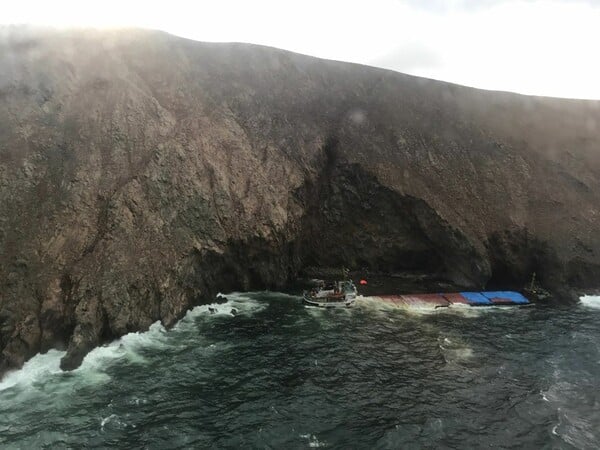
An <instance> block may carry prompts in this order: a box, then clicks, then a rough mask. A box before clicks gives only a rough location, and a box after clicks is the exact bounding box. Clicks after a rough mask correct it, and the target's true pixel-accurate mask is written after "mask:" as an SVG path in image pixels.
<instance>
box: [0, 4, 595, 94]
mask: <svg viewBox="0 0 600 450" xmlns="http://www.w3.org/2000/svg"><path fill="white" fill-rule="evenodd" d="M3 3H4V4H3V5H2V8H1V9H0V23H6V24H9V23H32V24H43V25H54V26H61V27H62V26H94V27H104V26H140V27H145V28H154V29H161V30H165V31H168V32H170V33H173V34H176V35H179V36H184V37H187V38H191V39H196V40H201V41H227V42H228V41H237V42H251V43H256V44H264V45H270V46H274V47H279V48H284V49H288V50H293V51H296V52H300V53H305V54H308V55H314V56H319V57H323V58H330V59H337V60H342V61H352V62H358V63H363V64H369V65H374V66H379V67H385V68H389V69H393V70H397V71H400V72H405V73H410V74H414V75H420V76H425V77H429V78H435V79H439V80H445V81H452V82H455V83H460V84H464V85H467V86H475V87H480V88H485V89H497V90H508V91H513V92H519V93H524V94H537V95H548V96H559V97H576V98H593V99H600V0H580V1H578V0H554V1H546V0H539V1H535V0H447V1H443V0H430V1H428V0H371V1H354V0H291V1H285V0H257V1H252V0H246V1H244V0H209V1H183V0H162V1H158V0H157V1H153V0H131V1H126V0H88V1H83V0H79V1H73V0H19V1H10V2H3Z"/></svg>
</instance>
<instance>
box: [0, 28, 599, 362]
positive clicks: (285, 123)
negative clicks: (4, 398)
mask: <svg viewBox="0 0 600 450" xmlns="http://www.w3.org/2000/svg"><path fill="white" fill-rule="evenodd" d="M599 208H600V103H598V102H591V101H572V100H557V99H548V98H534V97H524V96H518V95H513V94H507V93H497V92H484V91H479V90H474V89H468V88H464V87H460V86H456V85H451V84H447V83H441V82H436V81H431V80H425V79H419V78H415V77H410V76H406V75H402V74H398V73H394V72H389V71H385V70H378V69H374V68H369V67H363V66H357V65H352V64H346V63H339V62H332V61H323V60H319V59H315V58H310V57H306V56H301V55H296V54H293V53H289V52H285V51H280V50H276V49H271V48H264V47H259V46H252V45H241V44H204V43H198V42H192V41H187V40H184V39H180V38H176V37H173V36H170V35H167V34H164V33H159V32H150V31H139V30H125V31H110V32H109V31H102V32H101V31H61V32H58V31H52V30H40V29H28V28H18V27H17V28H15V27H9V28H4V29H2V30H1V31H0V251H1V253H0V351H1V357H0V373H1V372H2V371H5V370H6V369H8V368H11V367H18V366H20V365H21V364H22V363H23V361H24V360H26V359H27V358H29V357H31V356H32V355H34V354H35V353H37V352H39V351H46V350H48V349H49V348H52V347H59V348H61V347H62V348H68V352H67V356H66V357H65V358H64V359H63V367H65V368H72V367H76V366H77V365H78V364H79V363H80V361H81V359H82V358H83V357H84V355H85V354H86V353H87V352H88V351H89V350H90V349H91V348H93V347H94V346H96V345H98V344H99V343H101V342H104V341H106V340H109V339H112V338H114V337H117V336H120V335H122V334H124V333H127V332H130V331H134V330H140V329H145V328H146V327H148V326H149V325H150V324H151V323H152V322H154V321H156V320H162V321H163V322H164V323H165V324H167V325H170V324H173V323H174V321H176V320H177V319H178V318H180V317H181V316H182V314H184V312H185V310H186V309H187V308H189V307H190V306H191V305H193V304H196V303H199V302H202V301H204V300H206V299H208V298H209V297H210V296H211V295H213V294H214V293H215V292H216V291H217V290H232V289H250V288H263V287H278V286H282V285H285V283H287V282H289V281H290V280H292V279H294V277H295V276H296V275H297V274H298V272H299V271H301V270H302V269H303V268H305V267H308V266H328V267H339V266H342V265H344V266H347V267H350V268H351V269H370V270H378V271H384V272H402V271H413V272H419V273H429V274H434V275H435V276H436V277H439V278H441V279H444V280H447V281H448V282H449V283H452V284H454V285H457V286H471V287H483V286H485V285H486V284H487V285H498V286H500V285H502V286H509V285H510V286H516V285H520V284H521V283H523V282H525V281H526V280H527V279H528V278H529V277H530V276H531V273H532V272H537V274H538V278H539V279H541V281H542V283H544V284H545V285H546V286H548V287H549V288H550V289H552V290H553V291H554V292H555V293H559V294H560V295H559V297H560V298H563V299H565V300H567V299H568V293H566V289H563V288H565V287H576V288H582V287H590V286H594V283H596V285H595V286H597V282H598V280H599V279H600V277H599V275H600V260H599V254H600V253H599V252H600V221H599ZM561 289H563V290H564V291H565V292H564V293H563V292H561Z"/></svg>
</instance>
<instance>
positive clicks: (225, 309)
mask: <svg viewBox="0 0 600 450" xmlns="http://www.w3.org/2000/svg"><path fill="white" fill-rule="evenodd" d="M227 297H228V301H227V303H224V304H219V305H213V306H212V307H211V308H214V310H213V311H212V312H211V311H210V310H209V306H206V305H205V306H200V307H197V308H195V309H194V310H192V311H190V312H189V313H188V314H187V316H186V317H185V318H184V319H183V320H182V321H181V322H180V323H179V324H178V325H176V326H175V327H174V328H173V329H171V330H168V331H167V330H165V329H164V328H163V327H162V326H161V325H160V324H158V323H157V324H154V325H153V326H152V327H151V328H150V330H149V331H148V332H146V333H134V334H129V335H127V336H124V337H123V338H122V339H120V340H118V341H116V342H113V343H111V344H109V345H106V346H104V347H101V348H98V349H96V350H94V351H93V352H92V353H91V354H89V355H88V356H87V357H86V359H85V361H84V363H83V365H82V366H81V367H80V368H79V369H77V370H75V371H73V372H69V373H63V372H61V371H60V370H59V368H58V365H59V360H60V358H61V356H62V354H63V353H62V352H59V351H50V352H48V353H47V354H44V355H38V356H36V357H34V358H33V359H32V360H30V361H29V362H28V363H27V364H26V365H25V367H24V368H23V369H22V370H19V371H16V372H12V373H10V374H9V375H8V376H6V377H5V378H4V379H3V380H2V382H0V447H1V448H23V449H32V448H52V449H56V448H69V447H70V448H84V447H85V448H106V447H112V446H118V447H121V448H128V449H133V448H155V449H165V448H277V449H295V448H298V449H302V448H343V449H351V448H365V449H372V448H381V449H385V448H391V449H398V448H423V447H429V448H456V449H464V448H483V447H493V448H565V449H568V448H580V449H588V448H589V449H592V448H598V447H600V297H584V298H583V301H582V303H581V304H580V305H578V306H575V307H568V308H555V307H530V308H521V309H519V308H514V309H513V308H495V309H481V308H478V309H477V308H460V309H455V310H452V309H442V310H435V311H430V310H421V311H402V310H398V309H393V308H391V307H387V306H384V305H380V304H377V303H375V302H372V301H363V302H362V303H359V304H358V305H357V306H356V307H355V308H353V309H348V310H329V311H324V310H318V309H309V308H305V307H303V306H302V305H301V304H300V298H299V297H297V296H291V295H286V294H280V293H266V292H257V293H235V294H231V295H228V296H227Z"/></svg>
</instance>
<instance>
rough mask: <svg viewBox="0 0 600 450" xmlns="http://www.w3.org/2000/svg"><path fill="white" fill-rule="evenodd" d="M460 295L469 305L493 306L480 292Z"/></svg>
mask: <svg viewBox="0 0 600 450" xmlns="http://www.w3.org/2000/svg"><path fill="white" fill-rule="evenodd" d="M460 295H462V296H463V297H464V298H465V299H466V300H467V302H468V303H469V305H493V303H492V302H491V300H490V299H489V298H487V297H486V296H485V295H483V294H482V293H481V292H461V293H460Z"/></svg>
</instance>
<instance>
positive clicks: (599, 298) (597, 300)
mask: <svg viewBox="0 0 600 450" xmlns="http://www.w3.org/2000/svg"><path fill="white" fill-rule="evenodd" d="M579 300H580V301H581V304H582V305H584V306H587V307H588V308H596V309H600V295H584V296H583V297H580V298H579Z"/></svg>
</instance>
